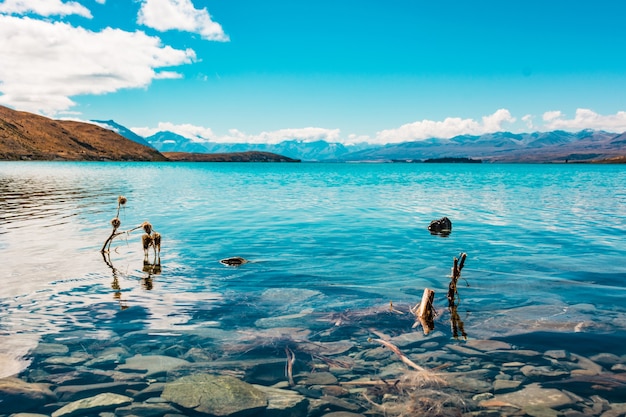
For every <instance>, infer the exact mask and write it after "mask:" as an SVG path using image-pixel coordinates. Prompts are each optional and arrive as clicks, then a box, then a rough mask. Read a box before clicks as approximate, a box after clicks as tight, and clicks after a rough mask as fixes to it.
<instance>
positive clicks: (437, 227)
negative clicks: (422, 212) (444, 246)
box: [428, 217, 452, 236]
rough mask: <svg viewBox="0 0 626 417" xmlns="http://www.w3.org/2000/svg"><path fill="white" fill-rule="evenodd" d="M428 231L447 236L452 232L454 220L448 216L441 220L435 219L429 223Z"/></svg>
mask: <svg viewBox="0 0 626 417" xmlns="http://www.w3.org/2000/svg"><path fill="white" fill-rule="evenodd" d="M428 231H429V232H430V234H431V235H442V236H447V235H449V234H450V233H452V222H451V221H450V219H448V218H447V217H442V218H441V219H439V220H433V221H431V222H430V224H429V225H428Z"/></svg>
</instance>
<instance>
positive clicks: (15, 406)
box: [0, 377, 56, 414]
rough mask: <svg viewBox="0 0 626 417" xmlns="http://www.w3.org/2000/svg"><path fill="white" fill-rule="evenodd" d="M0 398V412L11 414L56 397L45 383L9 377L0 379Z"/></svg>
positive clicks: (34, 406) (35, 406)
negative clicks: (0, 410) (0, 401)
mask: <svg viewBox="0 0 626 417" xmlns="http://www.w3.org/2000/svg"><path fill="white" fill-rule="evenodd" d="M0 398H1V399H2V403H1V409H2V412H3V413H8V414H11V413H20V412H24V411H29V410H32V409H35V408H37V407H39V406H41V405H43V404H46V403H47V402H50V401H54V400H55V398H56V397H55V396H54V394H53V393H52V391H50V389H49V388H48V386H47V385H44V384H37V383H28V382H25V381H22V380H21V379H19V378H12V377H9V378H4V379H0Z"/></svg>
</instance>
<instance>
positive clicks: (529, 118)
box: [522, 114, 535, 129]
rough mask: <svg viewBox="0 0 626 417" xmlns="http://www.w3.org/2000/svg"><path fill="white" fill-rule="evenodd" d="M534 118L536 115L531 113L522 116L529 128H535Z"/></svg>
mask: <svg viewBox="0 0 626 417" xmlns="http://www.w3.org/2000/svg"><path fill="white" fill-rule="evenodd" d="M533 118H534V116H533V115H531V114H527V115H525V116H523V117H522V121H523V122H524V123H526V127H527V128H528V129H534V128H535V126H534V124H533Z"/></svg>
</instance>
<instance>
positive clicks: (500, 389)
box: [493, 379, 521, 394]
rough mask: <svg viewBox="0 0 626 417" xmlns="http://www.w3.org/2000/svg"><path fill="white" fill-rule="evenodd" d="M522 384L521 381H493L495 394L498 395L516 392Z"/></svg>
mask: <svg viewBox="0 0 626 417" xmlns="http://www.w3.org/2000/svg"><path fill="white" fill-rule="evenodd" d="M520 384H521V381H512V380H506V379H496V380H495V381H493V392H494V393H496V394H502V393H505V392H509V391H513V390H516V389H517V388H518V387H519V386H520Z"/></svg>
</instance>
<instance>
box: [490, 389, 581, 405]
mask: <svg viewBox="0 0 626 417" xmlns="http://www.w3.org/2000/svg"><path fill="white" fill-rule="evenodd" d="M490 401H492V403H487V402H483V403H479V404H478V405H480V406H482V407H490V406H492V404H495V403H496V402H501V403H508V404H512V405H514V406H516V407H518V408H525V407H548V408H559V407H563V406H565V405H568V404H572V403H574V401H573V400H572V398H570V397H569V396H568V395H566V394H565V393H564V392H562V391H560V390H558V389H555V388H542V387H541V386H540V385H539V384H530V385H527V386H526V387H524V388H523V389H521V390H519V391H514V392H510V393H507V394H498V395H496V396H495V397H494V398H493V400H490Z"/></svg>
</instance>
